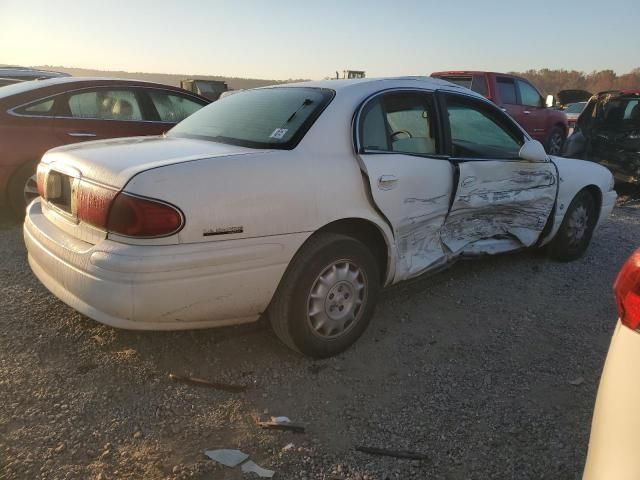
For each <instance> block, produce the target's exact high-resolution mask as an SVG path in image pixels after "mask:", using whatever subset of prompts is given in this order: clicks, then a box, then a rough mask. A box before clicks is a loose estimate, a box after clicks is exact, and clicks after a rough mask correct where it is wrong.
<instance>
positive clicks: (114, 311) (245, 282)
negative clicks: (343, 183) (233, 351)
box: [24, 200, 308, 330]
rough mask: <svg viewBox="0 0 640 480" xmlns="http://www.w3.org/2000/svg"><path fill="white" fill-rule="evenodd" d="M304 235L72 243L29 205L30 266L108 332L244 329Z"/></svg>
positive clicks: (36, 204) (26, 233)
mask: <svg viewBox="0 0 640 480" xmlns="http://www.w3.org/2000/svg"><path fill="white" fill-rule="evenodd" d="M307 236H308V234H306V233H302V234H291V235H281V236H277V237H262V238H256V239H242V240H232V241H217V242H203V243H198V244H180V245H162V246H158V245H149V246H139V245H125V244H122V243H118V242H114V241H111V240H108V239H105V240H102V241H100V242H99V243H97V244H96V245H92V244H90V243H87V242H83V241H81V240H78V239H76V238H74V237H72V236H71V235H69V234H67V233H65V232H64V231H62V230H61V229H59V228H58V227H56V225H55V224H53V223H51V222H50V221H49V220H48V219H47V218H46V217H45V216H44V215H43V214H42V211H41V208H40V202H39V201H38V200H36V201H35V202H33V203H32V204H31V205H30V206H29V208H28V210H27V216H26V218H25V224H24V239H25V244H26V246H27V250H28V256H29V265H30V266H31V268H32V270H33V272H34V274H35V275H36V276H37V277H38V279H39V280H40V281H41V282H42V283H43V284H44V285H45V286H46V287H47V288H48V289H49V290H50V291H51V292H52V293H53V294H54V295H56V296H57V297H58V298H60V299H61V300H62V301H64V302H65V303H67V304H68V305H70V306H71V307H73V308H74V309H76V310H78V311H79V312H81V313H83V314H85V315H86V316H88V317H90V318H92V319H94V320H96V321H98V322H101V323H104V324H107V325H111V326H114V327H119V328H127V329H135V330H180V329H190V328H204V327H213V326H223V325H231V324H238V323H244V322H250V321H253V320H256V319H257V318H258V317H259V315H260V314H261V313H262V312H263V311H264V310H265V309H266V307H267V306H268V304H269V302H270V301H271V297H272V296H273V293H274V292H275V290H276V288H277V286H278V283H279V281H280V278H281V277H282V275H283V273H284V271H285V269H286V267H287V265H288V263H289V260H290V259H291V258H292V257H293V255H294V253H295V251H297V249H298V248H299V246H300V245H301V244H302V243H303V242H304V240H305V239H306V238H307Z"/></svg>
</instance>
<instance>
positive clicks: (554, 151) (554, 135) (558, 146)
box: [547, 127, 565, 155]
mask: <svg viewBox="0 0 640 480" xmlns="http://www.w3.org/2000/svg"><path fill="white" fill-rule="evenodd" d="M564 141H565V137H564V131H563V129H561V128H560V127H553V128H552V129H551V132H550V133H549V138H548V139H547V153H548V154H549V155H560V154H561V153H562V146H563V145H564Z"/></svg>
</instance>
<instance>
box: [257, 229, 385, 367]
mask: <svg viewBox="0 0 640 480" xmlns="http://www.w3.org/2000/svg"><path fill="white" fill-rule="evenodd" d="M379 289H380V273H379V271H378V266H377V263H376V261H375V258H374V257H373V255H372V254H371V252H370V250H369V249H368V248H367V247H366V246H365V245H364V244H363V243H361V242H360V241H358V240H356V239H354V238H352V237H349V236H346V235H341V234H335V233H321V234H317V235H316V236H315V237H313V238H311V239H310V240H309V241H308V242H307V243H306V244H305V245H304V246H303V247H302V249H301V250H300V252H298V253H297V254H296V256H295V257H294V259H293V260H292V262H291V264H290V265H289V268H288V269H287V272H286V273H285V276H284V278H283V280H282V282H281V284H280V286H279V287H278V291H277V292H276V294H275V296H274V299H273V301H272V303H271V305H270V307H269V319H270V321H271V325H272V327H273V330H274V331H275V333H276V335H277V336H278V337H279V338H280V340H282V341H283V342H284V343H285V344H286V345H287V346H289V347H291V348H293V349H294V350H298V351H299V352H301V353H303V354H305V355H308V356H311V357H316V358H323V357H330V356H332V355H336V354H338V353H340V352H342V351H343V350H345V349H347V348H348V347H349V346H350V345H351V344H353V343H354V342H355V341H356V340H357V339H358V337H360V335H362V333H363V332H364V330H365V329H366V327H367V325H368V323H369V321H370V320H371V317H372V315H373V311H374V309H375V303H376V301H377V295H378V291H379Z"/></svg>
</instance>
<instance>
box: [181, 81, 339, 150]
mask: <svg viewBox="0 0 640 480" xmlns="http://www.w3.org/2000/svg"><path fill="white" fill-rule="evenodd" d="M333 95H334V92H333V91H332V90H328V89H320V88H310V87H278V88H259V89H255V90H245V91H242V92H238V93H236V94H235V95H229V96H226V97H223V98H221V99H220V100H218V101H216V102H214V103H212V104H210V105H208V106H206V107H205V108H203V109H202V110H200V111H198V112H196V113H194V114H193V115H191V116H190V117H187V118H186V119H185V120H183V121H182V122H180V123H179V124H178V125H176V126H175V127H174V128H172V129H171V130H170V131H169V136H178V137H180V136H182V137H193V138H202V139H206V140H212V141H215V142H220V143H229V144H232V145H240V146H243V147H249V148H280V149H291V148H294V147H295V146H296V145H297V144H298V142H299V141H300V140H301V139H302V137H303V136H304V134H305V133H306V132H307V130H308V129H309V128H310V127H311V125H312V124H313V122H314V121H315V119H316V118H317V117H318V116H319V115H320V114H321V113H322V111H323V110H324V108H325V107H326V106H327V105H328V104H329V102H330V101H331V100H332V99H333Z"/></svg>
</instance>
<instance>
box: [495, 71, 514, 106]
mask: <svg viewBox="0 0 640 480" xmlns="http://www.w3.org/2000/svg"><path fill="white" fill-rule="evenodd" d="M496 84H497V86H498V96H499V97H500V100H501V101H502V103H508V104H509V105H516V104H517V103H518V97H517V95H516V83H515V82H514V81H513V79H512V78H505V77H498V78H497V80H496Z"/></svg>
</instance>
